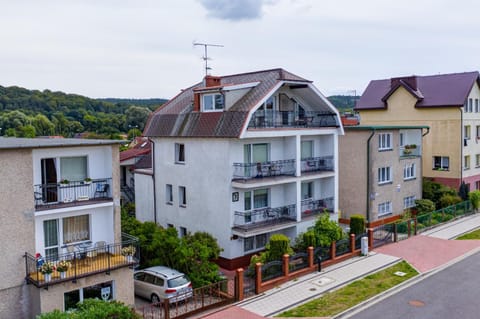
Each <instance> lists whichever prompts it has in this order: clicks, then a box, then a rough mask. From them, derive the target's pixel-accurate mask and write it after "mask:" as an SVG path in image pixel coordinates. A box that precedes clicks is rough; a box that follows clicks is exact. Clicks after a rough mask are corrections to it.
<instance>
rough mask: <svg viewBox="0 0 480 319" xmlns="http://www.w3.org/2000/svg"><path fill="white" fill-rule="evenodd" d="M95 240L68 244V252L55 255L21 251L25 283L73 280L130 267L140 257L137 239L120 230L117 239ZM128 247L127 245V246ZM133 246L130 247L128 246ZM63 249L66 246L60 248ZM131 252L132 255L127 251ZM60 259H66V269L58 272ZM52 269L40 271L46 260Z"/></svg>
mask: <svg viewBox="0 0 480 319" xmlns="http://www.w3.org/2000/svg"><path fill="white" fill-rule="evenodd" d="M98 243H99V242H97V243H95V244H93V245H92V243H91V242H88V241H86V242H81V243H76V244H70V245H69V246H71V247H72V248H73V249H70V250H71V251H72V252H67V253H63V254H56V255H55V256H49V257H42V258H41V259H39V258H37V257H36V256H34V255H32V254H30V253H28V252H25V254H24V257H25V273H26V280H27V282H28V283H31V284H33V285H35V286H36V287H39V288H40V287H46V286H49V285H56V284H60V283H63V282H66V281H73V282H75V281H76V280H77V279H79V278H83V277H88V276H92V275H95V274H98V273H107V274H108V273H110V271H112V270H115V269H118V268H123V267H133V266H135V265H136V264H138V262H139V260H140V250H139V245H138V239H137V238H135V237H133V236H130V235H128V234H122V242H121V243H113V244H106V243H105V242H100V243H101V244H100V245H99V244H98ZM127 247H128V248H127ZM131 247H133V249H132V248H131ZM64 249H65V250H67V248H64ZM129 252H130V253H131V252H133V254H132V255H128V253H129ZM60 262H66V263H67V264H68V265H69V267H68V270H67V271H65V272H64V274H62V273H61V272H60V271H58V266H59V264H60ZM47 263H48V265H50V266H51V268H52V269H53V271H52V272H51V274H50V275H48V274H45V273H43V272H42V269H44V268H47V267H45V266H42V265H44V264H47Z"/></svg>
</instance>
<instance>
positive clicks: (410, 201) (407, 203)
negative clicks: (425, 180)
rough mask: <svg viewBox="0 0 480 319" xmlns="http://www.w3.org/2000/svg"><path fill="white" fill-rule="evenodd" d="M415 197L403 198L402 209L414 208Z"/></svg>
mask: <svg viewBox="0 0 480 319" xmlns="http://www.w3.org/2000/svg"><path fill="white" fill-rule="evenodd" d="M416 199H417V198H416V196H415V195H412V196H407V197H404V198H403V209H407V208H412V207H415V200H416Z"/></svg>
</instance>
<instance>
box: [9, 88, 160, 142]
mask: <svg viewBox="0 0 480 319" xmlns="http://www.w3.org/2000/svg"><path fill="white" fill-rule="evenodd" d="M164 102H165V100H163V99H146V100H141V99H91V98H88V97H84V96H81V95H77V94H66V93H63V92H52V91H50V90H44V91H38V90H27V89H24V88H21V87H17V86H12V87H3V86H0V135H2V136H17V137H35V136H46V135H61V136H64V137H73V136H75V134H77V133H84V132H88V133H89V134H87V136H86V137H91V138H119V136H120V134H122V133H127V132H129V131H131V130H135V131H136V132H137V134H136V135H138V132H139V131H140V132H141V131H143V128H144V127H145V123H146V121H147V118H148V116H149V115H150V113H151V112H152V110H155V109H156V108H158V107H159V106H160V105H161V104H163V103H164Z"/></svg>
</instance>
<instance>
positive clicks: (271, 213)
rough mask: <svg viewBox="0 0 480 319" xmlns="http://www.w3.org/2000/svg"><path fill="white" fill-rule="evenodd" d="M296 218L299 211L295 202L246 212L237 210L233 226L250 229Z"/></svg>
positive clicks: (244, 229)
mask: <svg viewBox="0 0 480 319" xmlns="http://www.w3.org/2000/svg"><path fill="white" fill-rule="evenodd" d="M296 220H297V213H296V205H295V204H293V205H287V206H281V207H275V208H271V207H266V208H261V209H254V210H251V211H246V212H235V220H234V225H233V226H234V227H233V228H237V229H238V230H242V231H248V230H251V229H256V228H261V227H266V226H271V225H275V224H282V223H287V222H292V221H296Z"/></svg>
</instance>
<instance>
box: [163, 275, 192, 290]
mask: <svg viewBox="0 0 480 319" xmlns="http://www.w3.org/2000/svg"><path fill="white" fill-rule="evenodd" d="M189 282H190V281H189V280H188V278H187V277H186V276H185V275H183V276H178V277H175V278H172V279H170V280H169V281H168V282H167V284H168V288H175V287H178V286H183V285H186V284H188V283H189Z"/></svg>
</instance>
